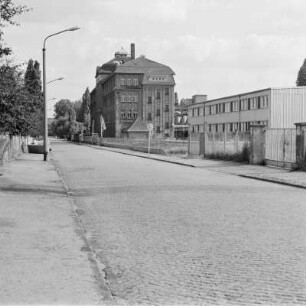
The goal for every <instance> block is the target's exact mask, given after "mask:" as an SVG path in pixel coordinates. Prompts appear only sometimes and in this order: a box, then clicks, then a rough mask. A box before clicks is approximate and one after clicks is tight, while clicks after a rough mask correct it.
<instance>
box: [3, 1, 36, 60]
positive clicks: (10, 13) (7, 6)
mask: <svg viewBox="0 0 306 306" xmlns="http://www.w3.org/2000/svg"><path fill="white" fill-rule="evenodd" d="M29 10H30V9H29V8H28V7H27V6H25V5H16V4H14V3H13V1H12V0H0V58H1V57H3V56H6V55H9V54H11V52H12V50H11V48H9V47H7V46H6V45H5V43H4V40H3V34H4V32H3V30H4V28H5V27H6V26H9V25H19V24H18V23H17V22H16V21H15V19H14V18H15V17H16V16H18V15H20V14H22V13H24V12H27V11H29Z"/></svg>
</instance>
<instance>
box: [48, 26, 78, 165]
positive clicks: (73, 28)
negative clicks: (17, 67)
mask: <svg viewBox="0 0 306 306" xmlns="http://www.w3.org/2000/svg"><path fill="white" fill-rule="evenodd" d="M79 29H80V28H79V27H72V28H69V29H66V30H63V31H60V32H57V33H54V34H51V35H49V36H47V37H46V38H45V40H44V44H43V49H42V51H43V91H44V161H46V160H47V157H48V118H47V111H48V110H47V88H46V84H47V83H46V41H47V39H48V38H50V37H52V36H55V35H58V34H61V33H64V32H68V31H76V30H79Z"/></svg>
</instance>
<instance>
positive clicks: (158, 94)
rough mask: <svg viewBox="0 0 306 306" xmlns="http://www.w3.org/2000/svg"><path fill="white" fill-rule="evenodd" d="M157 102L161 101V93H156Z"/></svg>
mask: <svg viewBox="0 0 306 306" xmlns="http://www.w3.org/2000/svg"><path fill="white" fill-rule="evenodd" d="M156 100H160V91H157V92H156Z"/></svg>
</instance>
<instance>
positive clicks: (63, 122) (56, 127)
mask: <svg viewBox="0 0 306 306" xmlns="http://www.w3.org/2000/svg"><path fill="white" fill-rule="evenodd" d="M54 112H55V120H54V121H53V122H52V124H51V127H50V134H52V135H56V136H58V137H60V138H69V137H70V136H71V135H73V134H75V133H76V132H77V131H78V123H77V121H76V111H75V109H74V104H73V103H72V102H71V101H70V100H68V99H62V100H60V101H58V102H57V103H56V104H55V106H54Z"/></svg>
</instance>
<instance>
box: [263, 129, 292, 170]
mask: <svg viewBox="0 0 306 306" xmlns="http://www.w3.org/2000/svg"><path fill="white" fill-rule="evenodd" d="M265 159H266V160H268V161H272V162H274V163H273V165H276V166H282V167H283V166H286V165H287V164H293V163H295V162H296V130H295V129H267V130H266V137H265Z"/></svg>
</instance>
